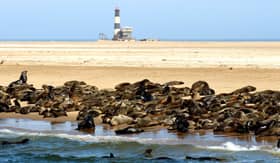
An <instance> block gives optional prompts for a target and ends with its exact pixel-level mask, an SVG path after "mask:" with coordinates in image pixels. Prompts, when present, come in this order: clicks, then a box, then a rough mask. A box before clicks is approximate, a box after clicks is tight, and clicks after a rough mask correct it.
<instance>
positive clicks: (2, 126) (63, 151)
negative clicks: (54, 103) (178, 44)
mask: <svg viewBox="0 0 280 163" xmlns="http://www.w3.org/2000/svg"><path fill="white" fill-rule="evenodd" d="M76 126H77V124H76V123H71V122H65V123H59V124H51V123H50V122H46V121H33V120H27V119H1V120H0V141H4V140H5V141H6V140H10V141H16V140H20V139H23V138H29V139H30V142H29V143H28V144H24V145H0V162H116V163H122V162H127V163H131V162H199V161H195V160H186V159H185V156H192V157H205V156H207V157H208V156H210V157H218V158H222V159H225V160H226V161H225V162H244V163H245V162H246V163H248V162H280V149H277V148H276V145H275V142H274V141H257V140H256V138H254V137H250V138H248V137H244V136H241V137H240V136H223V135H214V134H212V133H206V134H199V133H196V134H187V135H177V134H176V133H170V132H168V131H167V130H164V129H163V130H160V131H156V132H145V133H141V134H135V135H125V136H118V135H115V134H114V132H113V131H111V130H106V129H105V128H103V127H102V126H97V128H96V131H95V133H93V134H88V133H83V132H79V131H77V130H75V128H76ZM148 148H151V149H153V156H152V157H149V158H147V157H145V156H144V154H143V153H144V151H145V150H146V149H148ZM110 153H113V154H114V156H115V158H104V156H109V154H110ZM159 157H168V158H170V159H169V160H158V159H157V158H159ZM205 162H207V161H205ZM208 162H209V161H208Z"/></svg>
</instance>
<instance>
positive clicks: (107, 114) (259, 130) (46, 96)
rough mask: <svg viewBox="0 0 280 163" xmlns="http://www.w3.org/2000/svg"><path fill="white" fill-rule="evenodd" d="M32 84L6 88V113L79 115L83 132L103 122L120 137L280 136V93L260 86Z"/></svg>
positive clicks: (2, 90) (2, 92) (2, 91)
mask: <svg viewBox="0 0 280 163" xmlns="http://www.w3.org/2000/svg"><path fill="white" fill-rule="evenodd" d="M27 79H28V78H27V71H23V72H22V73H21V75H20V78H19V80H16V81H13V82H11V83H10V84H9V85H8V86H0V112H16V113H19V114H28V113H30V112H38V114H39V115H41V116H43V117H45V118H48V117H60V116H67V113H68V112H72V111H79V114H78V116H77V121H78V126H77V129H79V130H86V131H94V128H95V123H94V119H95V118H101V119H102V123H104V124H109V125H111V126H115V127H117V129H116V130H115V132H116V134H131V133H139V132H143V131H145V129H146V128H147V127H152V126H163V127H166V128H168V129H169V130H175V131H178V132H183V133H187V132H191V131H197V130H212V131H213V132H222V133H229V132H231V133H232V132H235V133H243V134H254V135H257V136H279V135H280V123H279V122H280V115H279V113H280V91H272V90H265V91H261V92H256V88H255V87H254V86H245V87H243V88H240V89H237V90H235V91H233V92H230V93H221V94H216V93H215V90H214V89H213V88H211V87H210V85H209V84H208V83H207V82H206V81H197V82H195V83H193V84H192V85H191V87H186V86H183V84H184V82H182V81H170V82H166V83H163V84H160V83H154V82H151V81H149V80H148V79H144V80H142V81H138V82H135V83H120V84H118V85H116V86H115V88H114V89H98V88H97V87H95V86H91V85H88V84H86V83H85V82H83V81H67V82H65V83H64V85H63V86H58V87H54V86H51V85H43V86H42V88H41V89H36V88H34V86H33V85H32V84H29V83H28V82H27Z"/></svg>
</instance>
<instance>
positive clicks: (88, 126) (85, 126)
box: [77, 114, 95, 132]
mask: <svg viewBox="0 0 280 163" xmlns="http://www.w3.org/2000/svg"><path fill="white" fill-rule="evenodd" d="M77 129H78V130H84V131H89V132H93V131H94V129H95V123H94V119H93V115H92V114H88V115H87V116H86V117H85V118H84V119H83V120H82V121H80V122H79V123H78V128H77Z"/></svg>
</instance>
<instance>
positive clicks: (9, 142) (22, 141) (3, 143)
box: [1, 139, 30, 145]
mask: <svg viewBox="0 0 280 163" xmlns="http://www.w3.org/2000/svg"><path fill="white" fill-rule="evenodd" d="M29 141H30V140H29V139H22V140H21V141H15V142H12V141H2V142H1V144H2V145H10V144H27V143H28V142H29Z"/></svg>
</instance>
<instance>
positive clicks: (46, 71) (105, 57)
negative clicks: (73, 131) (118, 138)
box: [0, 42, 280, 122]
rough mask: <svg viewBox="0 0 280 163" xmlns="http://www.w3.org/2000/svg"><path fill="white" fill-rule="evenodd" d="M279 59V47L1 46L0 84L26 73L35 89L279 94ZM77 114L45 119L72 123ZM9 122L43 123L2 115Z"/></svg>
mask: <svg viewBox="0 0 280 163" xmlns="http://www.w3.org/2000/svg"><path fill="white" fill-rule="evenodd" d="M278 54H280V43H278V42H241V43H240V42H212V43H209V42H177V43H176V42H95V43H91V42H84V43H81V42H80V43H78V42H59V43H56V42H23V43H21V42H2V43H0V60H2V61H3V62H2V65H0V79H1V80H0V85H8V84H9V83H10V82H11V81H14V80H16V79H18V77H19V74H20V72H21V71H22V70H27V71H28V82H29V83H30V84H34V86H35V87H36V88H41V86H42V85H43V84H49V85H54V86H59V85H63V83H64V82H66V81H70V80H80V81H85V82H86V83H88V84H90V85H95V86H97V87H98V88H100V89H104V88H114V86H115V85H116V84H118V83H121V82H136V81H139V80H142V79H145V78H146V79H149V80H151V81H153V82H159V83H165V82H167V81H171V80H181V81H184V82H185V86H189V87H190V86H191V84H192V83H194V82H195V81H198V80H205V81H207V82H209V84H210V86H211V87H212V88H214V89H215V90H216V92H217V93H222V92H231V91H233V90H235V89H238V88H241V87H243V86H246V85H253V86H255V87H257V90H258V91H261V90H266V89H272V90H279V89H280V71H279V69H278V68H279V67H278V64H279V61H280V55H278ZM279 65H280V64H279ZM76 114H77V113H73V114H70V116H68V117H67V118H65V117H63V118H60V119H47V120H50V121H53V122H62V121H65V120H70V121H73V120H75V116H76ZM9 117H12V118H31V119H42V118H41V117H36V115H35V114H34V115H33V114H30V115H19V114H14V113H12V114H11V113H1V114H0V118H9ZM32 117H33V118H32Z"/></svg>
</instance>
